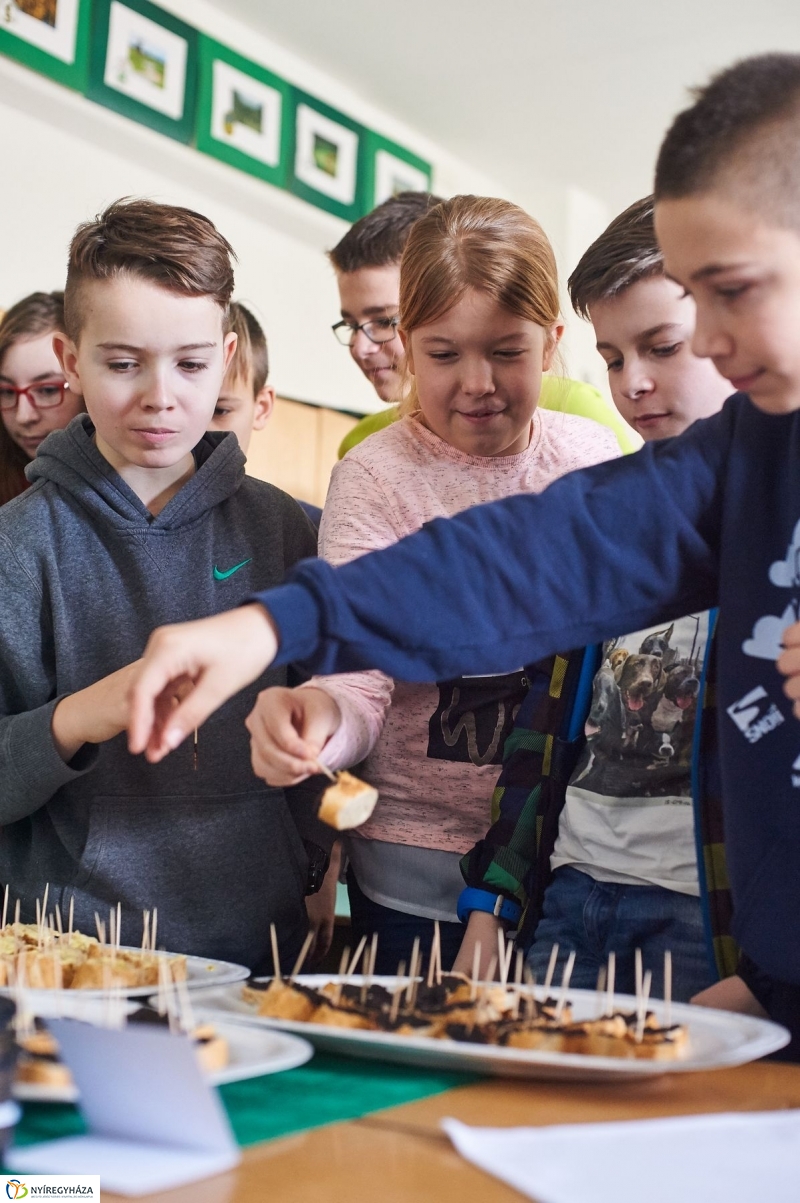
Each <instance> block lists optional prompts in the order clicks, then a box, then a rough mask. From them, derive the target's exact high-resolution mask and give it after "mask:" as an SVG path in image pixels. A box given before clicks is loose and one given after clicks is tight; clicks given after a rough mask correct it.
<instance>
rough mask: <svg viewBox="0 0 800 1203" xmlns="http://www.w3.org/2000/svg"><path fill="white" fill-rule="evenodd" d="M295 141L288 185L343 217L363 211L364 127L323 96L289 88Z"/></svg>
mask: <svg viewBox="0 0 800 1203" xmlns="http://www.w3.org/2000/svg"><path fill="white" fill-rule="evenodd" d="M292 91H293V99H294V129H293V133H294V145H293V148H292V159H291V166H290V173H289V187H290V188H291V190H292V192H294V193H295V195H297V196H300V197H302V198H303V200H307V201H310V202H311V204H312V205H317V206H318V207H319V208H321V209H327V210H328V212H329V213H334V214H335V215H336V216H337V217H342V218H344V220H345V221H357V220H358V218H359V217H360V216H361V213H362V197H363V172H364V143H365V134H366V130H365V129H364V128H363V126H361V125H359V124H358V122H356V121H353V120H351V118H349V117H346V116H345V115H344V113H339V112H337V110H336V109H332V108H331V107H330V106H329V105H326V104H323V103H322V101H320V100H316V99H314V97H312V96H308V95H306V94H305V93H304V92H300V91H298V90H297V89H293V90H292Z"/></svg>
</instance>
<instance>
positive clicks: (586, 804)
mask: <svg viewBox="0 0 800 1203" xmlns="http://www.w3.org/2000/svg"><path fill="white" fill-rule="evenodd" d="M708 631H709V615H708V612H705V613H702V614H696V615H689V616H688V617H686V618H680V619H677V620H676V621H675V622H674V623H672V624H671V626H669V627H668V628H666V629H664V628H660V629H659V628H655V627H653V628H651V629H649V630H646V631H637V632H636V633H635V634H632V635H623V636H622V637H621V638H620V639H615V640H611V641H610V642H609V643H607V644H605V646H604V648H603V662H602V664H601V666H600V669H599V670H598V672H597V675H596V676H595V679H594V686H593V692H592V708H591V711H590V713H589V719H588V721H587V723H586V736H587V745H586V748H585V750H584V753H583V755H582V756H581V759H580V762H579V764H578V766H577V768H576V769H575V772H574V773H573V775H572V779H571V780H570V783H569V786H568V787H567V798H566V803H565V805H564V809H563V811H562V813H561V818H560V820H559V826H558V839H557V840H556V845H555V849H554V852H553V856H552V858H551V862H550V863H551V866H552V868H553V869H558V868H560V867H561V866H562V865H572V866H573V867H574V868H576V869H580V870H581V871H582V872H583V873H588V874H589V876H590V877H593V878H595V880H596V881H612V882H621V883H623V884H631V885H656V886H662V887H664V888H665V889H668V890H676V891H677V892H678V893H680V894H694V895H698V894H699V892H700V889H699V885H698V876H697V853H696V849H695V834H694V812H693V809H692V788H691V765H692V743H693V738H694V729H695V721H696V718H697V707H698V705H699V693H700V675H701V672H702V667H703V661H704V658H705V652H706V645H707V643H708Z"/></svg>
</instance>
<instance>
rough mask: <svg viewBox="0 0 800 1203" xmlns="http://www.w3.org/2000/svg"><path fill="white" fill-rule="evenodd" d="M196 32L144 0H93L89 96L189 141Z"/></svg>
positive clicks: (191, 126)
mask: <svg viewBox="0 0 800 1203" xmlns="http://www.w3.org/2000/svg"><path fill="white" fill-rule="evenodd" d="M197 41H198V34H197V31H196V30H195V29H192V27H191V26H190V25H186V24H185V23H184V22H183V21H179V20H178V19H177V17H173V16H172V14H171V13H167V12H164V10H163V9H160V8H157V7H156V6H155V5H154V4H150V3H149V2H148V0H94V21H93V24H92V42H91V54H90V64H89V86H88V88H87V95H88V96H89V97H90V99H92V100H97V101H99V103H100V104H104V105H105V106H106V107H107V108H110V109H115V110H116V111H117V112H118V113H123V114H124V115H125V116H126V117H132V118H133V119H134V120H135V121H139V122H141V123H142V124H144V125H149V126H151V127H152V128H153V129H156V130H158V131H159V132H160V133H162V134H167V135H169V137H171V138H177V139H178V141H180V142H189V141H190V140H191V138H192V136H193V134H194V122H195V112H194V109H195V97H196V93H197Z"/></svg>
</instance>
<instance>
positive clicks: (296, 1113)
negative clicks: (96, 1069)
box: [15, 1053, 479, 1146]
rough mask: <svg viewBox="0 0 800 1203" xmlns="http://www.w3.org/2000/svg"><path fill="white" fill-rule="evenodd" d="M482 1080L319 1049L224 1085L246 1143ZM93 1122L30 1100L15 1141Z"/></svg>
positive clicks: (33, 1140) (51, 1136) (71, 1132)
mask: <svg viewBox="0 0 800 1203" xmlns="http://www.w3.org/2000/svg"><path fill="white" fill-rule="evenodd" d="M478 1080H479V1079H478V1078H477V1077H476V1076H474V1075H472V1074H463V1073H445V1072H442V1071H433V1070H421V1069H416V1068H411V1067H408V1066H405V1065H387V1064H385V1063H383V1062H378V1061H357V1060H355V1059H350V1058H347V1057H334V1056H332V1055H330V1054H329V1053H316V1054H315V1056H314V1057H313V1059H312V1060H311V1061H309V1062H308V1063H307V1064H306V1065H301V1066H300V1068H299V1069H292V1070H289V1071H288V1072H287V1073H282V1074H269V1075H267V1076H266V1077H261V1078H249V1079H248V1080H247V1081H245V1082H230V1083H229V1084H228V1085H227V1086H221V1087H220V1088H219V1092H220V1095H221V1097H222V1101H223V1103H224V1104H225V1109H226V1111H227V1112H228V1117H229V1119H230V1121H231V1126H232V1127H233V1131H234V1134H235V1136H236V1139H237V1140H238V1142H239V1144H240V1145H242V1146H246V1145H253V1144H258V1143H259V1141H262V1140H273V1139H274V1138H275V1137H277V1136H288V1135H289V1134H290V1133H292V1132H303V1131H306V1130H307V1129H309V1128H319V1127H321V1126H322V1125H323V1124H333V1123H338V1122H339V1121H340V1120H347V1119H357V1118H359V1117H360V1116H362V1115H369V1114H370V1112H373V1111H382V1110H383V1109H384V1108H386V1107H399V1106H400V1105H401V1104H402V1103H413V1102H416V1101H417V1099H424V1098H428V1097H429V1096H430V1095H434V1094H443V1093H444V1092H445V1091H446V1090H452V1089H453V1088H454V1087H455V1086H466V1085H469V1084H470V1083H471V1082H475V1081H478ZM85 1130H86V1129H85V1127H84V1123H83V1120H82V1119H81V1116H80V1113H79V1112H78V1109H77V1108H76V1107H72V1106H69V1105H67V1104H62V1103H58V1104H56V1103H26V1104H25V1106H24V1107H23V1117H22V1120H21V1122H20V1124H19V1126H18V1127H17V1131H16V1135H15V1144H17V1145H30V1144H37V1143H38V1142H39V1141H42V1140H56V1139H58V1138H59V1137H62V1136H75V1135H77V1134H79V1133H81V1132H84V1131H85Z"/></svg>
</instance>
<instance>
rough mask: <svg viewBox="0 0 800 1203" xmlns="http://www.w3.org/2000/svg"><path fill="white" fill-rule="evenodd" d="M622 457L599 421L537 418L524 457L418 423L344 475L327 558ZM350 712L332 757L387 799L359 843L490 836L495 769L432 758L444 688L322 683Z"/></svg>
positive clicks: (427, 843)
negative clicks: (431, 729) (432, 726)
mask: <svg viewBox="0 0 800 1203" xmlns="http://www.w3.org/2000/svg"><path fill="white" fill-rule="evenodd" d="M617 455H619V446H618V444H617V440H616V438H615V436H614V435H613V433H612V432H611V431H610V430H609V429H608V428H606V427H605V426H601V425H600V424H599V423H597V422H593V421H591V420H590V419H588V418H579V417H576V416H575V415H573V414H564V413H557V412H553V411H550V410H537V411H536V413H535V414H534V418H533V430H532V436H531V441H530V443H529V445H528V447H527V448H526V450H525V451H523V452H521V453H520V454H518V455H509V456H502V457H499V458H484V457H479V456H472V455H465V454H464V453H463V452H461V451H457V450H456V448H455V447H452V446H451V445H450V444H449V443H445V442H443V441H442V440H441V439H440V438H438V436H437V435H435V434H433V433H432V432H431V431H430V430H428V429H427V427H425V426H423V425H422V423H421V422H420V421H419V420H417V419H415V418H404V419H403V420H402V421H399V422H395V423H394V424H393V425H392V426H389V427H387V428H386V429H384V430H381V431H378V432H377V433H376V434H373V435H371V436H370V437H369V438H368V439H365V440H364V442H363V443H360V444H359V445H358V446H356V447H354V448H353V449H352V450H351V451H349V452H348V454H347V455H346V456H345V457H344V459H343V460H341V461H340V463H338V464H337V465H336V467H335V468H334V470H333V476H332V478H331V484H330V489H329V491H328V497H327V500H326V502H325V510H324V513H323V517H322V525H321V527H320V545H319V549H320V555H321V556H323V557H324V558H325V559H326V560H329V561H330V562H331V563H332V564H342V563H344V562H345V561H347V560H352V559H355V558H356V557H357V556H360V555H364V554H365V552H368V551H374V550H375V549H376V548H379V547H386V546H387V545H389V544H391V543H395V542H396V541H397V540H398V539H402V538H403V537H404V536H405V535H408V534H411V533H412V532H413V531H417V530H419V528H420V527H421V526H422V524H423V523H424V522H428V521H430V520H431V519H432V518H438V517H449V516H451V515H452V514H457V513H458V512H459V511H461V510H465V509H467V508H468V507H469V506H473V505H480V504H481V503H482V502H486V501H494V500H496V499H497V498H499V497H508V496H510V495H512V494H514V493H539V492H541V491H542V490H543V489H545V488H546V487H547V485H549V484H550V483H551V482H552V481H554V480H556V479H557V478H558V477H559V476H563V475H564V474H565V473H567V472H571V471H573V469H575V468H583V467H586V466H587V465H589V464H596V463H600V462H601V461H602V460H607V459H612V458H613V457H615V456H617ZM309 685H314V686H315V687H317V688H321V689H324V690H326V691H327V692H328V693H329V694H330V695H331V696H332V697H334V698H335V699H336V701H337V702H338V703H339V706H340V708H341V711H342V723H341V726H340V727H339V730H338V731H337V732H336V734H335V735H334V736H333V737H332V738H331V739H330V740H329V741H328V743H327V745H326V747H325V749H324V751H323V754H322V756H323V759H324V761H325V763H326V764H328V765H329V766H330V767H331V768H345V767H347V766H349V765H353V764H357V763H358V762H359V761H361V760H364V758H367V759H366V765H365V767H364V770H363V773H362V775H363V776H364V777H365V778H366V779H367V780H368V781H370V782H371V783H372V784H373V785H375V786H376V787H377V789H378V791H379V794H380V798H379V801H378V805H377V807H376V810H375V813H374V815H373V817H372V819H371V820H370V821H369V823H367V824H365V825H364V827H362V828H360V829H359V834H360V835H363V836H365V837H367V838H371V839H379V840H386V841H388V842H390V843H396V844H413V845H415V846H417V847H421V848H439V849H443V850H445V851H448V852H466V851H467V850H468V849H469V848H471V847H472V845H473V844H474V843H475V841H476V840H478V839H481V838H482V837H483V836H484V835H485V834H486V829H487V827H488V826H489V823H490V799H491V794H492V790H493V788H494V784H495V781H496V779H497V776H498V773H499V769H498V766H497V765H496V764H487V765H483V766H477V765H474V764H471V763H459V762H451V761H447V760H434V759H429V758H428V757H427V755H426V752H427V747H428V723H429V720H430V718H431V716H432V715H433V714H434V713H435V712H436V709H437V706H438V704H439V692H438V690H437V688H436V687H435V686H434V685H409V684H405V683H403V682H397V683H396V684H395V682H393V681H392V680H391V679H390V678H389V677H386V676H384V675H383V674H382V673H379V672H362V673H343V674H340V675H337V676H331V677H315V678H314V679H313V681H311V682H309Z"/></svg>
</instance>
